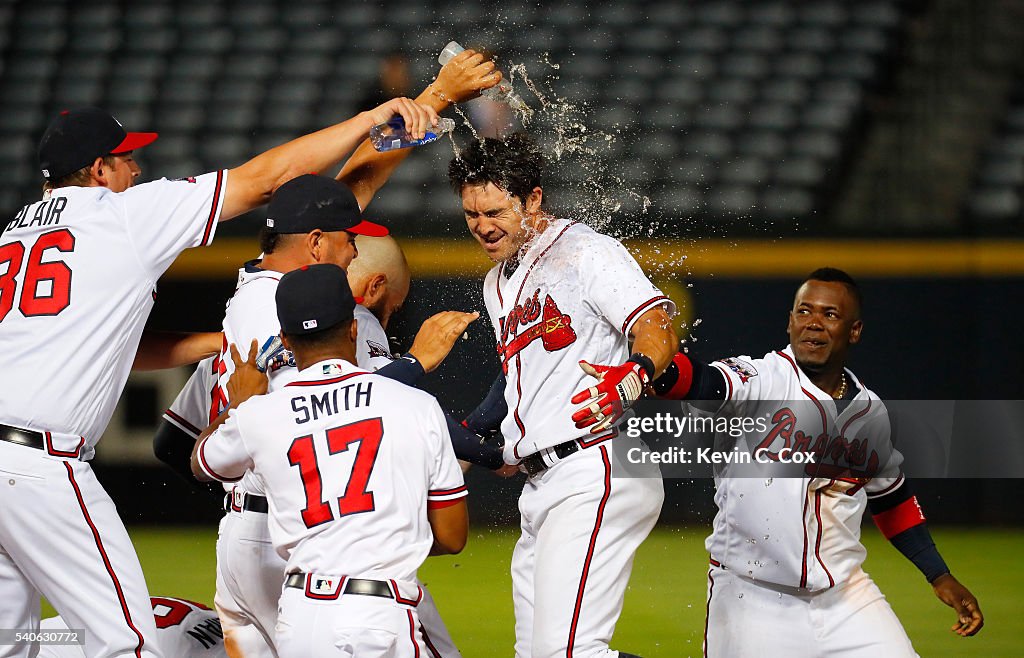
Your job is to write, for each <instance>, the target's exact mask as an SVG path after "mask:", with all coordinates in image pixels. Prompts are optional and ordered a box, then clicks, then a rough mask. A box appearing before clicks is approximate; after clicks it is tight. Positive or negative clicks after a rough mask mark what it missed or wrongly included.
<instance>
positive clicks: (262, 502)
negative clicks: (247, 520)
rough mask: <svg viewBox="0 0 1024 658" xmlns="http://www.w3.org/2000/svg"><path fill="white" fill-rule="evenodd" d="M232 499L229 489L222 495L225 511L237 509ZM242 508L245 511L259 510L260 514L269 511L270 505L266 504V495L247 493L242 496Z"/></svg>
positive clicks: (235, 510)
mask: <svg viewBox="0 0 1024 658" xmlns="http://www.w3.org/2000/svg"><path fill="white" fill-rule="evenodd" d="M233 501H234V495H233V494H232V493H231V492H230V491H229V492H228V493H226V494H225V495H224V511H225V512H237V511H238V510H237V509H235V506H234V504H233ZM242 509H243V510H244V511H246V512H260V513H262V514H267V513H268V512H269V511H270V506H269V505H268V504H267V497H266V496H259V495H256V494H251V493H247V494H245V495H244V496H242Z"/></svg>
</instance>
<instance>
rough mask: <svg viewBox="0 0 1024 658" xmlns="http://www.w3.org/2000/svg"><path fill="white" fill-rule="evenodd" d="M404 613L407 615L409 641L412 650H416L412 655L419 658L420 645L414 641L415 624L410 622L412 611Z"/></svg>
mask: <svg viewBox="0 0 1024 658" xmlns="http://www.w3.org/2000/svg"><path fill="white" fill-rule="evenodd" d="M405 613H406V614H407V615H409V639H410V640H412V648H413V649H415V650H416V653H415V654H414V655H415V657H416V658H420V644H419V642H417V641H416V622H414V621H413V620H412V610H406V611H405Z"/></svg>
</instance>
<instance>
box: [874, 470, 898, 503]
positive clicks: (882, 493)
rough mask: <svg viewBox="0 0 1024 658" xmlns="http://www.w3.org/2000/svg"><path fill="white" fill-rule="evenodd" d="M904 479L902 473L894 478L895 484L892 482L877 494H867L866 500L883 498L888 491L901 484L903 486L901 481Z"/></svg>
mask: <svg viewBox="0 0 1024 658" xmlns="http://www.w3.org/2000/svg"><path fill="white" fill-rule="evenodd" d="M904 479H905V478H904V476H903V473H900V476H899V477H898V478H896V481H895V482H893V483H892V484H890V485H889V486H888V487H886V488H885V489H882V490H881V491H879V492H877V493H869V494H868V498H878V497H879V496H884V495H885V494H887V493H889V492H890V491H892V490H893V489H895V488H896V487H898V486H900V485H901V484H903V480H904Z"/></svg>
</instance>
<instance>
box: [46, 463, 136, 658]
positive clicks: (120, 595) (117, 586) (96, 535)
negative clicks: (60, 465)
mask: <svg viewBox="0 0 1024 658" xmlns="http://www.w3.org/2000/svg"><path fill="white" fill-rule="evenodd" d="M64 468H66V469H67V471H68V480H69V481H70V482H71V487H72V488H73V489H74V490H75V497H76V498H77V499H78V507H79V508H80V509H81V510H82V516H83V517H85V522H86V524H88V526H89V530H91V531H92V538H93V541H95V542H96V549H97V550H98V551H99V552H100V557H101V558H103V566H104V567H106V569H107V575H108V576H110V580H111V582H113V583H114V591H116V592H117V600H118V602H119V603H120V604H121V613H122V614H123V615H124V620H125V622H127V623H128V628H130V629H132V632H134V633H135V636H136V637H137V638H139V643H138V644H137V645H136V646H135V655H136V656H137V657H138V658H142V647H143V646H144V645H145V644H146V640H145V639H144V638H143V637H142V633H140V632H139V629H137V628H135V624H134V623H132V615H131V611H129V610H128V603H127V602H126V601H125V600H124V592H123V591H121V582H120V581H119V580H118V579H117V574H115V573H114V567H113V566H111V564H110V558H108V557H107V551H106V549H105V548H103V540H102V539H100V532H99V530H97V529H96V525H95V524H94V523H93V522H92V517H90V516H89V510H88V509H87V508H86V507H85V500H84V499H83V498H82V490H81V489H79V488H78V482H76V481H75V472H74V471H73V470H72V469H71V464H69V463H67V462H64Z"/></svg>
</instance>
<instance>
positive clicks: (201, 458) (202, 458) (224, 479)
mask: <svg viewBox="0 0 1024 658" xmlns="http://www.w3.org/2000/svg"><path fill="white" fill-rule="evenodd" d="M209 440H210V437H209V436H208V437H206V438H205V439H203V440H202V442H201V443H200V444H199V451H198V453H197V454H198V455H199V462H200V463H201V464H202V466H203V470H205V471H206V472H207V473H209V474H210V475H212V476H213V477H214V479H216V480H220V481H221V482H238V481H239V480H241V479H242V476H238V477H236V478H229V477H225V476H223V475H220V474H218V473H217V471H215V470H213V469H212V468H210V465H209V464H208V463H207V462H206V455H204V454H203V448H205V447H206V442H207V441H209Z"/></svg>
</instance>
